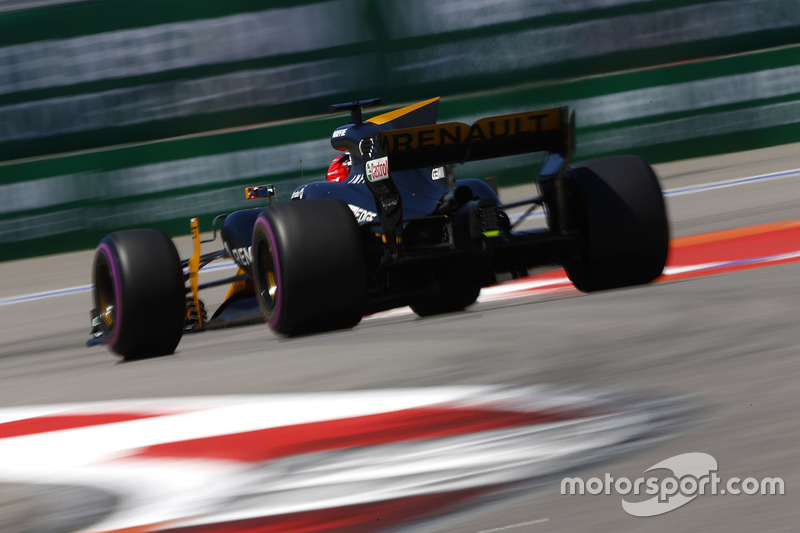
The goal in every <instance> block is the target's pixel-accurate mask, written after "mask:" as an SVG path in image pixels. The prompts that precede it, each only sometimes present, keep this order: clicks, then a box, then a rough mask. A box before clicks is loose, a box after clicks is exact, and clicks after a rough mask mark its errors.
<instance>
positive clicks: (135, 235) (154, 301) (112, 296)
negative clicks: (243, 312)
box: [92, 229, 186, 360]
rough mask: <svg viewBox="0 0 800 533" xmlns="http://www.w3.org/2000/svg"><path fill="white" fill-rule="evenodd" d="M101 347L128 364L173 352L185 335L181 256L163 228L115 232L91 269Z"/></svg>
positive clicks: (184, 296)
mask: <svg viewBox="0 0 800 533" xmlns="http://www.w3.org/2000/svg"><path fill="white" fill-rule="evenodd" d="M92 281H93V282H94V289H93V294H92V298H93V302H94V306H95V309H96V312H97V315H98V322H99V325H98V327H99V329H100V334H101V339H102V341H103V343H104V344H105V345H106V346H108V349H109V350H111V351H112V352H113V353H115V354H117V355H119V356H121V357H123V358H124V359H126V360H133V359H143V358H147V357H156V356H160V355H167V354H171V353H173V352H174V351H175V348H176V347H177V345H178V343H179V342H180V340H181V336H182V335H183V328H184V324H185V321H186V290H185V284H184V277H183V270H182V269H181V262H180V257H179V256H178V252H177V250H176V249H175V245H174V244H173V242H172V240H171V239H170V238H169V237H168V236H167V234H166V233H164V232H163V231H161V230H156V229H134V230H125V231H118V232H115V233H111V234H109V235H107V236H106V237H105V238H103V240H102V241H100V244H99V245H98V247H97V250H96V251H95V255H94V264H93V268H92Z"/></svg>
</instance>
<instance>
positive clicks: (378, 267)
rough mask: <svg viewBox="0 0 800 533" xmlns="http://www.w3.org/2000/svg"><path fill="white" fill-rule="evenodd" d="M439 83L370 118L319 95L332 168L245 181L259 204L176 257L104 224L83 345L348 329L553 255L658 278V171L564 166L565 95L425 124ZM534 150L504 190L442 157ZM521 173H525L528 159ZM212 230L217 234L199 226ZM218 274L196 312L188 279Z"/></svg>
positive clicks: (587, 285)
mask: <svg viewBox="0 0 800 533" xmlns="http://www.w3.org/2000/svg"><path fill="white" fill-rule="evenodd" d="M438 102H439V99H438V98H434V99H432V100H427V101H424V102H420V103H417V104H414V105H411V106H408V107H404V108H402V109H399V110H397V111H393V112H390V113H386V114H382V115H379V116H376V117H373V118H370V119H368V120H363V119H362V109H363V108H366V107H370V106H374V105H378V104H379V100H377V99H373V100H367V101H356V102H353V103H347V104H339V105H335V106H331V111H332V112H339V111H344V112H348V111H349V112H350V122H349V123H348V124H346V125H343V126H341V127H339V128H337V129H336V130H334V132H333V134H332V136H331V144H332V146H333V148H334V149H336V150H338V151H340V152H344V153H346V154H348V155H349V163H350V169H349V174H347V178H346V179H344V180H343V181H342V182H341V183H332V182H329V181H319V182H315V183H309V184H306V185H303V186H301V187H299V188H298V189H297V190H295V191H294V192H293V193H292V195H291V201H289V202H282V203H278V202H276V201H274V200H275V199H276V194H275V189H274V187H272V186H258V187H251V188H248V189H247V195H248V197H249V198H255V199H258V198H263V199H266V200H268V201H269V205H268V206H266V207H257V208H254V209H245V210H240V211H236V212H233V213H230V214H228V215H220V216H219V217H217V218H216V219H215V220H214V224H213V229H214V235H215V236H216V228H217V225H218V224H221V227H220V234H221V240H222V248H221V249H219V250H216V251H213V252H210V253H202V251H201V241H200V230H199V225H198V222H197V219H193V220H192V222H191V230H192V238H193V243H194V252H193V254H192V256H191V257H190V258H188V259H184V260H181V259H180V258H179V256H178V253H177V251H176V248H175V246H174V244H173V242H172V241H171V240H170V238H169V237H168V236H167V235H166V234H165V233H163V232H161V231H159V230H156V229H136V230H127V231H119V232H115V233H111V234H109V235H108V236H106V237H105V238H104V239H103V240H102V241H101V242H100V244H99V246H98V247H97V250H96V253H95V258H94V264H93V281H94V289H93V301H94V309H93V310H92V313H91V316H92V331H93V337H92V339H90V344H101V343H102V344H106V345H107V347H108V348H109V349H110V350H111V351H112V352H114V353H116V354H118V355H120V356H122V357H124V358H126V359H137V358H144V357H152V356H159V355H164V354H170V353H173V352H174V350H175V349H176V347H177V345H178V343H179V341H180V339H181V336H182V335H183V334H184V333H185V332H187V331H196V330H201V329H206V328H210V327H214V326H215V325H220V324H230V323H234V322H237V321H242V320H244V321H247V320H253V319H259V320H263V321H265V322H267V324H268V325H269V327H270V328H271V329H272V330H273V331H274V332H276V333H277V334H279V335H283V336H294V335H303V334H311V333H317V332H322V331H330V330H337V329H347V328H352V327H353V326H355V325H356V324H358V322H359V321H360V320H361V318H362V317H363V316H364V315H367V314H370V313H375V312H378V311H382V310H386V309H390V308H395V307H400V306H406V305H408V306H410V307H411V309H412V310H413V311H414V312H415V313H417V314H418V315H420V316H429V315H436V314H440V313H448V312H454V311H460V310H463V309H465V308H466V307H468V306H469V305H471V304H472V303H474V302H475V300H476V299H477V297H478V294H479V292H480V290H481V288H482V287H486V286H488V285H491V284H493V283H496V282H497V279H498V276H499V275H505V276H508V275H509V274H510V275H511V276H512V277H520V276H524V275H526V274H527V272H528V270H529V269H531V268H534V267H539V266H543V265H562V266H563V267H564V269H565V270H566V272H567V275H568V276H569V278H570V279H571V280H572V282H573V283H574V284H575V286H576V287H577V288H578V289H579V290H581V291H584V292H594V291H601V290H606V289H612V288H618V287H625V286H632V285H638V284H644V283H648V282H651V281H653V280H654V279H655V278H656V277H658V276H659V275H660V274H661V272H662V270H663V267H664V264H665V262H666V258H667V252H668V247H669V227H668V221H667V215H666V210H665V205H664V199H663V196H662V192H661V188H660V186H659V183H658V179H657V178H656V175H655V173H654V171H653V169H652V168H651V167H650V165H649V164H648V163H647V162H646V161H645V160H644V159H642V158H640V157H636V156H614V157H605V158H601V159H595V160H591V161H586V162H583V163H581V164H579V165H574V166H573V165H570V159H571V157H572V154H573V149H574V114H570V113H569V112H568V110H567V108H565V107H560V108H553V109H543V110H536V111H527V112H522V113H515V114H510V115H502V116H494V117H488V118H483V119H481V120H478V121H477V122H475V123H473V124H471V125H468V124H464V123H459V122H450V123H444V124H437V123H436V112H437V108H438ZM533 152H543V154H544V158H543V162H542V164H541V169H540V170H539V173H538V176H535V175H533V176H532V181H533V180H536V181H537V182H538V194H537V195H536V196H534V197H532V198H529V199H527V200H524V201H521V202H515V203H513V204H502V203H501V202H500V200H499V198H498V196H497V194H496V193H495V191H494V190H493V189H492V188H491V187H490V186H488V185H487V183H486V182H484V181H483V180H478V179H464V180H456V179H455V176H454V167H455V165H458V164H462V163H466V162H469V161H477V160H484V159H491V158H497V157H504V156H511V155H518V154H525V153H533ZM532 174H533V173H532ZM520 206H528V213H530V212H532V211H533V210H535V209H542V210H544V211H545V212H546V220H547V227H546V228H540V229H538V230H529V231H520V230H518V226H517V224H516V222H515V223H513V224H512V222H511V220H510V218H509V216H508V210H509V209H511V208H518V207H520ZM212 240H214V239H212ZM226 258H230V259H233V261H234V262H235V264H236V267H237V272H236V274H234V275H233V276H230V277H227V278H225V279H222V280H218V281H214V282H209V283H205V284H200V283H199V281H198V275H199V272H200V271H201V270H203V269H204V268H205V267H206V266H207V265H208V264H209V263H211V262H212V261H215V260H219V259H226ZM220 284H229V285H230V288H229V291H228V294H227V296H226V297H225V299H224V301H223V303H222V304H221V305H220V307H219V309H217V311H216V312H215V313H214V314H213V315H212V317H211V318H210V319H208V318H207V316H206V313H205V309H204V306H203V304H202V301H201V300H200V298H199V293H200V291H201V290H203V289H204V288H207V287H210V286H214V285H220Z"/></svg>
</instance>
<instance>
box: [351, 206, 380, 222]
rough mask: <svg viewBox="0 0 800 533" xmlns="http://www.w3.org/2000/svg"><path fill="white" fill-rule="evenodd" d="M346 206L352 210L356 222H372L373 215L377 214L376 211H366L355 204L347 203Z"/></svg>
mask: <svg viewBox="0 0 800 533" xmlns="http://www.w3.org/2000/svg"><path fill="white" fill-rule="evenodd" d="M347 207H349V208H350V211H352V212H353V216H354V217H356V220H357V221H358V222H372V221H373V220H375V217H377V216H378V213H374V212H372V211H367V210H366V209H364V208H363V207H358V206H357V205H353V204H347Z"/></svg>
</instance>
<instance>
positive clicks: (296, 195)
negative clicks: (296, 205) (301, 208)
mask: <svg viewBox="0 0 800 533" xmlns="http://www.w3.org/2000/svg"><path fill="white" fill-rule="evenodd" d="M305 191H306V186H305V185H303V186H302V187H300V188H299V189H295V190H294V192H292V200H302V199H303V193H305Z"/></svg>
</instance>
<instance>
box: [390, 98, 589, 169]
mask: <svg viewBox="0 0 800 533" xmlns="http://www.w3.org/2000/svg"><path fill="white" fill-rule="evenodd" d="M380 137H381V138H380V142H381V148H382V151H383V153H385V154H387V155H388V156H389V161H390V167H391V169H392V171H395V170H407V169H412V168H425V167H438V166H442V165H448V164H454V163H466V162H468V161H479V160H481V159H491V158H496V157H504V156H510V155H519V154H527V153H533V152H550V153H556V154H560V155H562V156H564V157H565V159H568V158H569V156H570V155H571V153H572V149H573V145H574V131H573V120H572V117H571V116H570V115H569V114H568V111H567V108H566V107H556V108H552V109H543V110H539V111H528V112H524V113H514V114H511V115H499V116H496V117H487V118H482V119H480V120H478V121H477V122H475V123H474V124H472V125H467V124H464V123H462V122H447V123H444V124H431V125H428V126H418V127H413V128H403V129H397V130H388V131H382V132H381V135H380Z"/></svg>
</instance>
